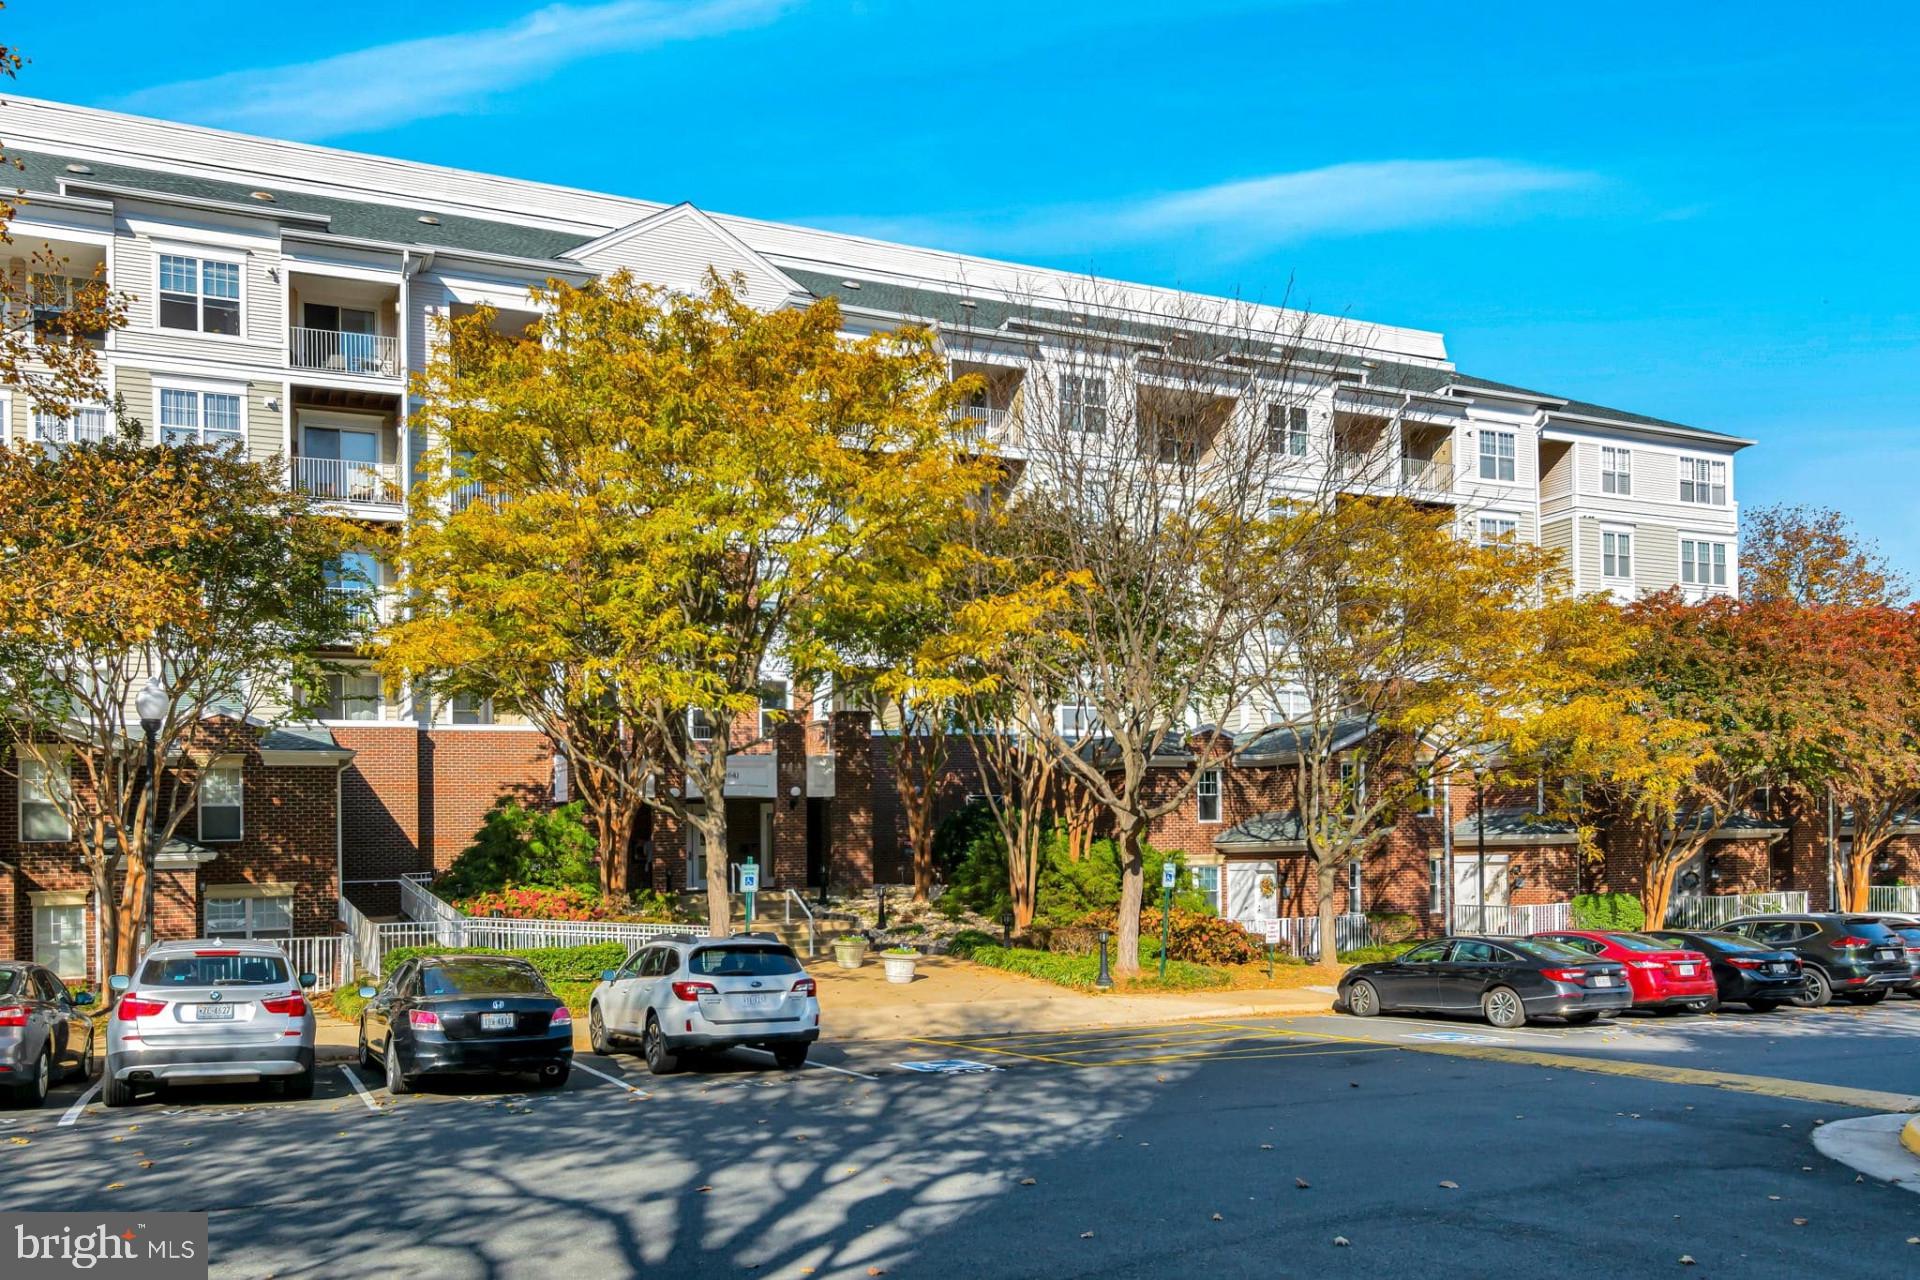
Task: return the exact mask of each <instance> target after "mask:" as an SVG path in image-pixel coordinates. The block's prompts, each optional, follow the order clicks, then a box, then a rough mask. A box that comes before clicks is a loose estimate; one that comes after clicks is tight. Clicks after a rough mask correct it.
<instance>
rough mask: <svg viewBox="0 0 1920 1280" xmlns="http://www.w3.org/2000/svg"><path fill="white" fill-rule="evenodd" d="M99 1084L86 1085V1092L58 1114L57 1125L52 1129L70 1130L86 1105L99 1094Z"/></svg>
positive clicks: (97, 1082)
mask: <svg viewBox="0 0 1920 1280" xmlns="http://www.w3.org/2000/svg"><path fill="white" fill-rule="evenodd" d="M101 1083H102V1082H101V1081H98V1080H96V1081H94V1082H93V1083H92V1084H90V1085H88V1086H87V1091H86V1092H85V1093H83V1094H81V1095H80V1096H79V1097H77V1098H75V1099H74V1100H73V1105H72V1106H70V1107H68V1108H67V1109H66V1110H65V1111H63V1112H61V1113H60V1120H59V1123H58V1124H56V1125H54V1128H56V1129H66V1128H71V1127H72V1126H73V1124H74V1123H75V1122H76V1121H78V1120H79V1119H80V1113H81V1112H82V1111H85V1110H86V1109H87V1104H88V1103H89V1102H92V1101H93V1099H94V1097H95V1095H97V1094H98V1093H99V1092H100V1085H101Z"/></svg>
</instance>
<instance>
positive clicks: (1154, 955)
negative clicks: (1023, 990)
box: [1035, 896, 1267, 964]
mask: <svg viewBox="0 0 1920 1280" xmlns="http://www.w3.org/2000/svg"><path fill="white" fill-rule="evenodd" d="M1174 901H1175V902H1176V903H1177V902H1178V901H1179V898H1178V897H1177V896H1176V897H1175V899H1174ZM1119 922H1120V913H1119V910H1118V908H1115V909H1113V910H1109V911H1103V912H1100V913H1099V914H1098V915H1092V916H1088V917H1087V918H1086V919H1085V920H1082V921H1080V922H1079V923H1078V924H1072V925H1063V926H1059V927H1055V928H1049V929H1037V930H1035V940H1036V941H1037V942H1039V943H1040V944H1041V945H1042V947H1043V948H1044V949H1045V950H1048V951H1061V952H1067V953H1073V954H1084V953H1086V952H1095V951H1098V950H1099V947H1100V931H1101V930H1103V929H1104V930H1106V931H1108V932H1113V931H1115V930H1117V929H1118V927H1119ZM1140 946H1141V949H1142V951H1143V952H1145V953H1147V956H1148V958H1149V959H1151V960H1153V961H1154V962H1155V963H1158V962H1159V959H1160V904H1159V903H1158V902H1154V903H1151V904H1149V905H1147V906H1144V907H1142V908H1141V909H1140ZM1266 956H1267V948H1266V944H1265V943H1264V942H1262V941H1261V940H1260V939H1259V938H1256V937H1254V936H1253V935H1252V934H1251V933H1248V932H1247V931H1246V930H1245V929H1243V928H1241V927H1240V926H1239V925H1237V924H1235V923H1234V922H1233V921H1231V920H1222V919H1221V918H1220V917H1219V916H1217V915H1214V914H1213V913H1212V912H1210V911H1191V910H1186V909H1184V908H1182V907H1179V906H1175V907H1174V909H1173V910H1172V911H1171V912H1169V913H1168V916H1167V958H1168V959H1169V960H1191V961H1193V962H1194V963H1195V964H1251V963H1253V962H1254V961H1255V960H1264V959H1266Z"/></svg>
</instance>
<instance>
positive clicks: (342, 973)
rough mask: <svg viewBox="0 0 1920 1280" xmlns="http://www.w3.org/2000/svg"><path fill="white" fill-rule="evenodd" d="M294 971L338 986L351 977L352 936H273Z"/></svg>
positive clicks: (337, 934)
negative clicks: (308, 974)
mask: <svg viewBox="0 0 1920 1280" xmlns="http://www.w3.org/2000/svg"><path fill="white" fill-rule="evenodd" d="M274 942H275V943H276V944H277V945H278V946H279V948H280V949H281V950H282V951H284V952H286V953H287V960H288V962H289V963H291V964H292V965H293V971H294V972H295V973H310V974H312V975H313V976H314V977H315V978H316V979H318V983H317V985H319V986H323V987H337V986H340V985H341V984H342V983H345V982H348V981H350V980H351V979H352V978H353V939H352V938H351V937H349V936H348V935H347V934H344V933H325V934H313V935H310V936H308V937H304V938H275V939H274Z"/></svg>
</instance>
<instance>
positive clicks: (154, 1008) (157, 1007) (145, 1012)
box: [113, 996, 167, 1022]
mask: <svg viewBox="0 0 1920 1280" xmlns="http://www.w3.org/2000/svg"><path fill="white" fill-rule="evenodd" d="M166 1007H167V1002H166V1001H165V1000H142V999H141V998H140V997H139V996H122V997H121V998H120V1003H119V1004H117V1005H115V1006H114V1007H113V1016H114V1017H115V1018H117V1019H119V1020H120V1021H121V1022H132V1021H133V1020H134V1019H135V1018H151V1017H152V1016H153V1015H154V1014H156V1013H159V1012H160V1011H161V1010H163V1009H165V1008H166Z"/></svg>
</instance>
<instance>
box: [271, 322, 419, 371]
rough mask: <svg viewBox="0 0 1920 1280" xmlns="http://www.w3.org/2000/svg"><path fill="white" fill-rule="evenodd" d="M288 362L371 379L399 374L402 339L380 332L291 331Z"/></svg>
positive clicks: (295, 329)
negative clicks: (360, 375) (356, 374)
mask: <svg viewBox="0 0 1920 1280" xmlns="http://www.w3.org/2000/svg"><path fill="white" fill-rule="evenodd" d="M287 363H288V364H290V365H292V366H293V367H294V368H296V369H317V370H320V371H321V372H324V373H358V374H363V375H365V376H367V377H370V378H397V377H399V376H400V340H399V339H398V338H395V337H390V336H388V335H386V334H380V333H340V332H338V331H337V330H333V329H302V328H300V327H298V326H295V327H294V328H293V329H291V330H289V331H288V341H287Z"/></svg>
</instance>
